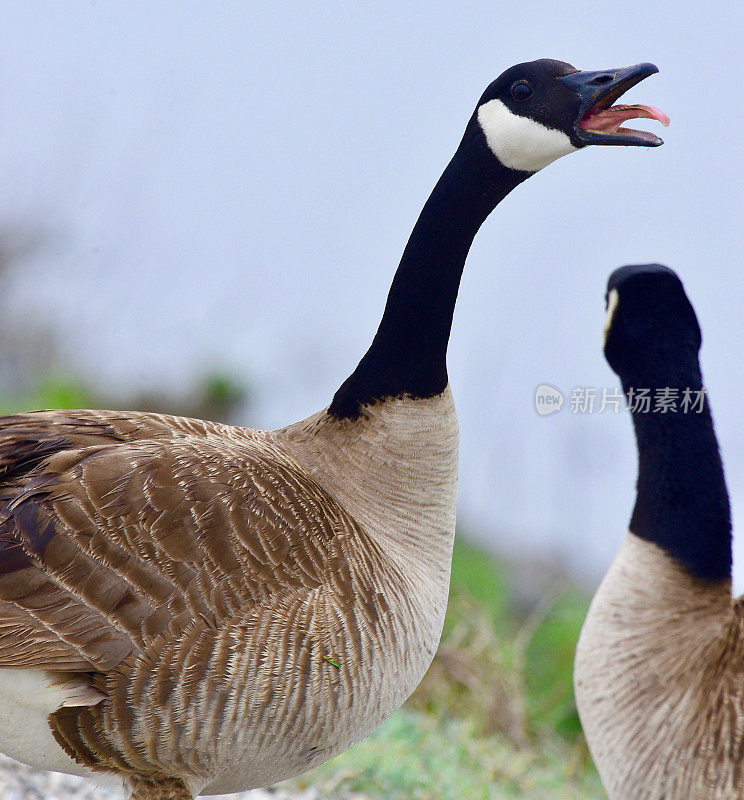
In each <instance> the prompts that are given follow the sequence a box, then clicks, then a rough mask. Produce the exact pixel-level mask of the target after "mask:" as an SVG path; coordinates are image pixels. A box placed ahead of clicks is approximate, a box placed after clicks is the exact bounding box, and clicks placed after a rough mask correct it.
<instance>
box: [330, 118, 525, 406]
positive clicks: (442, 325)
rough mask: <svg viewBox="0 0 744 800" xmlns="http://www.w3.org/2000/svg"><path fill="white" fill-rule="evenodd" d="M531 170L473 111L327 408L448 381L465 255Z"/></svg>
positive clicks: (418, 392)
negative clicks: (360, 352) (367, 338)
mask: <svg viewBox="0 0 744 800" xmlns="http://www.w3.org/2000/svg"><path fill="white" fill-rule="evenodd" d="M529 175H530V173H528V172H518V171H515V170H510V169H507V168H506V167H504V166H502V165H501V164H500V162H499V161H498V160H497V159H496V158H495V157H494V156H493V154H492V153H491V151H490V150H489V149H488V147H487V145H486V142H485V138H484V136H483V133H482V132H481V130H480V126H479V125H478V123H477V122H476V120H475V119H472V120H471V122H470V124H469V125H468V128H467V129H466V131H465V136H464V137H463V140H462V142H461V143H460V147H459V148H458V149H457V152H456V153H455V155H454V157H453V158H452V161H450V163H449V165H448V166H447V168H446V169H445V171H444V174H443V175H442V177H441V178H440V179H439V181H438V182H437V185H436V186H435V187H434V191H433V192H432V193H431V196H430V197H429V199H428V200H427V202H426V205H425V206H424V208H423V210H422V211H421V215H420V216H419V218H418V221H417V222H416V225H415V227H414V229H413V232H412V233H411V237H410V239H409V240H408V244H407V245H406V249H405V251H404V253H403V258H402V259H401V262H400V266H399V267H398V270H397V272H396V273H395V278H394V279H393V283H392V286H391V287H390V292H389V294H388V299H387V304H386V306H385V313H384V314H383V317H382V321H381V322H380V327H379V328H378V330H377V334H376V335H375V338H374V340H373V342H372V345H371V346H370V348H369V350H368V351H367V353H366V355H365V356H364V358H362V360H361V361H360V362H359V366H358V367H357V368H356V370H355V371H354V372H353V373H352V374H351V376H350V377H349V378H347V379H346V381H345V382H344V383H343V385H342V386H341V388H340V389H339V390H338V391H337V392H336V395H335V397H334V398H333V402H332V403H331V406H330V408H329V409H328V413H329V414H332V415H333V416H336V417H351V418H355V417H357V416H359V414H360V413H361V407H362V406H363V405H365V404H367V403H371V402H374V401H375V400H380V399H383V398H386V397H397V396H399V395H409V396H411V397H416V398H423V397H433V396H434V395H436V394H440V393H441V392H442V391H444V389H445V387H446V385H447V361H446V356H447V343H448V341H449V335H450V328H451V325H452V315H453V313H454V309H455V300H456V299H457V291H458V288H459V286H460V277H461V276H462V270H463V267H464V265H465V259H466V257H467V255H468V251H469V250H470V245H471V244H472V242H473V239H474V238H475V234H476V233H477V232H478V229H479V228H480V226H481V225H482V224H483V222H484V220H485V219H486V217H487V216H488V215H489V214H490V213H491V211H492V210H493V209H494V208H495V207H496V205H497V204H498V203H499V202H500V201H501V200H503V198H504V197H506V195H507V194H509V192H510V191H511V190H512V189H514V188H515V187H516V186H517V185H518V184H520V183H521V182H522V181H523V180H525V178H528V177H529Z"/></svg>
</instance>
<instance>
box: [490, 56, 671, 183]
mask: <svg viewBox="0 0 744 800" xmlns="http://www.w3.org/2000/svg"><path fill="white" fill-rule="evenodd" d="M657 71H658V70H657V68H656V67H655V66H654V65H653V64H639V65H637V66H635V67H628V68H626V69H622V70H606V71H603V72H579V71H578V70H577V69H576V68H575V67H573V66H571V64H566V63H565V62H563V61H554V60H552V59H540V60H538V61H530V62H527V63H524V64H517V65H515V66H513V67H510V68H509V69H508V70H506V72H504V73H503V74H502V75H501V76H499V77H498V78H497V79H496V80H495V81H494V82H493V83H492V84H491V85H490V86H489V87H488V88H487V89H486V91H485V92H484V93H483V96H482V97H481V99H480V101H479V103H478V107H477V109H476V119H477V121H478V123H479V124H480V127H481V128H482V130H483V133H484V134H485V136H486V141H487V142H488V146H489V147H490V149H491V150H492V151H493V152H494V154H495V155H496V156H497V158H498V159H499V160H500V161H501V162H502V163H503V164H504V165H505V166H507V167H509V168H511V169H517V170H522V171H526V172H535V171H536V170H538V169H541V168H542V167H544V166H546V165H547V164H549V163H550V162H551V161H554V160H555V159H556V158H559V157H560V156H562V155H566V154H567V153H570V152H573V151H574V150H577V149H579V148H581V147H585V146H586V145H588V144H626V145H645V146H649V145H658V144H661V143H662V142H661V139H659V138H658V137H656V136H653V135H651V134H649V133H647V132H645V131H629V130H626V129H623V128H620V123H621V122H623V121H625V120H628V119H633V118H634V117H648V118H653V119H658V120H660V121H661V122H662V123H664V124H668V122H669V119H668V117H667V116H666V115H665V114H663V113H662V112H660V111H658V110H657V109H653V108H651V107H650V106H639V105H634V106H613V107H612V108H610V104H611V103H612V102H614V101H615V100H616V99H617V98H618V97H620V95H622V94H623V93H624V92H626V91H627V90H628V89H630V87H631V86H634V85H635V84H636V83H638V82H639V81H641V80H643V78H645V77H648V76H649V75H651V74H653V73H654V72H657ZM587 125H591V128H592V129H591V130H590V129H589V128H587V127H586V126H587ZM595 128H597V129H599V130H595Z"/></svg>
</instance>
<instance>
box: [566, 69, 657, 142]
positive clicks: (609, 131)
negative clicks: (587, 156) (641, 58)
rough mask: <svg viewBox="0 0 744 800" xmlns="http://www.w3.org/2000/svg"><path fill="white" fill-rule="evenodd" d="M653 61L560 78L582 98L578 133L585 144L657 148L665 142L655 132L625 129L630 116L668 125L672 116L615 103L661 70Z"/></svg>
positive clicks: (648, 107) (644, 108)
mask: <svg viewBox="0 0 744 800" xmlns="http://www.w3.org/2000/svg"><path fill="white" fill-rule="evenodd" d="M658 71H659V68H658V67H656V66H655V65H654V64H636V65H635V66H633V67H625V68H624V69H607V70H602V71H600V72H572V73H571V74H570V75H565V76H564V77H562V78H559V79H558V80H560V81H561V83H563V84H564V85H566V86H567V87H568V88H569V89H571V90H572V91H574V92H576V94H577V95H578V96H579V97H580V98H581V103H580V105H579V115H578V118H577V121H576V128H575V130H576V135H577V136H578V138H579V139H580V140H581V141H582V142H583V143H584V144H623V145H636V146H640V147H658V146H659V145H660V144H664V142H663V140H662V139H660V138H659V137H658V136H656V135H655V134H653V133H649V132H648V131H637V130H634V129H633V128H623V127H621V125H622V124H623V123H624V122H627V120H629V119H655V120H658V121H659V122H660V123H661V124H662V125H664V126H665V127H666V126H667V125H669V117H668V116H667V115H666V114H665V113H664V112H663V111H660V110H659V109H658V108H654V107H653V106H642V105H627V106H625V105H616V106H615V105H612V104H613V103H614V102H615V100H617V99H618V98H619V97H621V96H622V95H623V94H625V92H627V91H628V89H630V88H631V87H632V86H635V85H636V84H637V83H640V82H641V81H642V80H643V79H644V78H648V76H649V75H653V74H654V73H656V72H658Z"/></svg>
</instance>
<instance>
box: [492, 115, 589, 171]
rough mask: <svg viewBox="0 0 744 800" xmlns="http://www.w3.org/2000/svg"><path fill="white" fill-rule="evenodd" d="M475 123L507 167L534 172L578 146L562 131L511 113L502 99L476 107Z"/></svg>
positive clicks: (571, 151)
mask: <svg viewBox="0 0 744 800" xmlns="http://www.w3.org/2000/svg"><path fill="white" fill-rule="evenodd" d="M478 122H479V124H480V126H481V128H482V130H483V133H484V134H485V135H486V142H488V146H489V147H490V148H491V150H492V151H493V153H494V155H495V156H496V158H498V160H499V161H500V162H501V163H502V164H503V165H504V166H505V167H508V168H509V169H519V170H523V171H524V172H537V171H538V170H539V169H542V168H543V167H547V166H548V164H550V163H551V162H553V161H555V160H556V158H560V157H561V156H565V155H568V153H573V152H574V150H577V149H578V148H576V147H574V146H573V145H572V144H571V140H570V139H569V138H568V136H567V135H566V134H565V133H563V131H559V130H556V129H555V128H547V127H546V126H545V125H542V124H541V123H539V122H535V120H534V119H530V118H529V117H520V116H519V115H518V114H513V113H512V112H511V111H509V109H508V108H507V107H506V106H505V105H504V104H503V103H502V102H501V100H489V101H488V102H487V103H484V104H483V105H482V106H481V107H480V108H479V109H478Z"/></svg>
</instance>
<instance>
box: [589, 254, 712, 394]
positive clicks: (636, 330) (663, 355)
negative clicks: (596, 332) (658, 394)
mask: <svg viewBox="0 0 744 800" xmlns="http://www.w3.org/2000/svg"><path fill="white" fill-rule="evenodd" d="M701 342H702V335H701V333H700V326H699V324H698V321H697V317H696V315H695V311H694V309H693V307H692V304H691V303H690V301H689V299H688V298H687V295H686V294H685V290H684V287H683V285H682V281H681V280H680V279H679V277H678V276H677V274H676V273H675V272H674V271H673V270H671V269H669V268H668V267H665V266H662V265H661V264H640V265H632V266H627V267H621V268H620V269H617V270H615V271H614V272H613V273H612V275H610V278H609V281H608V284H607V314H606V317H605V324H604V353H605V358H606V359H607V362H608V363H609V365H610V366H611V367H612V369H613V370H614V371H615V372H616V373H617V374H618V376H619V377H620V378H621V379H622V380H623V382H633V383H635V382H637V381H638V380H639V379H644V380H647V381H648V382H650V383H652V384H656V383H658V381H659V380H662V379H663V380H666V381H674V380H675V377H676V376H679V377H681V375H682V374H687V373H688V372H689V370H690V368H693V369H696V368H697V364H698V352H699V350H700V345H701ZM670 385H675V384H674V383H672V384H670Z"/></svg>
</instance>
